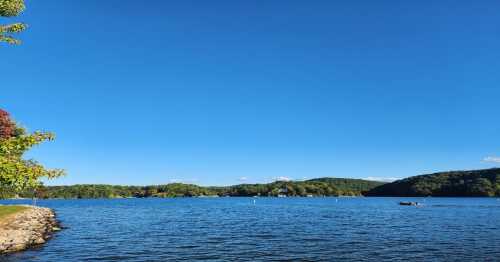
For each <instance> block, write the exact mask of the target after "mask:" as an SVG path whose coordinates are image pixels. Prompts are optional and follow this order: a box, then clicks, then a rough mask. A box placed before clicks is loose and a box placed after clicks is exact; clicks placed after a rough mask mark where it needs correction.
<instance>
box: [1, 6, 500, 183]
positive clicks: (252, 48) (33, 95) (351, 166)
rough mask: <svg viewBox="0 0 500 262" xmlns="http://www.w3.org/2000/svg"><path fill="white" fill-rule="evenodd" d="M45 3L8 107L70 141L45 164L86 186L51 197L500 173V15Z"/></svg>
mask: <svg viewBox="0 0 500 262" xmlns="http://www.w3.org/2000/svg"><path fill="white" fill-rule="evenodd" d="M27 4H28V9H27V11H26V12H25V13H24V14H23V15H22V17H20V18H18V20H22V21H25V22H27V23H29V25H30V28H29V30H28V31H27V32H25V33H23V34H22V35H21V38H22V40H23V41H24V43H23V45H21V46H16V47H12V46H6V45H2V46H0V55H1V57H2V61H3V62H2V63H1V64H0V70H1V72H2V81H1V82H0V90H1V92H0V106H1V107H2V108H4V109H6V110H8V111H9V112H11V114H12V115H13V116H14V117H15V119H16V120H18V121H19V122H21V123H22V124H23V125H25V126H27V127H29V129H30V130H50V131H54V132H56V133H57V135H58V138H57V141H55V142H53V143H47V144H44V145H43V146H40V147H38V148H36V149H35V150H33V151H32V152H31V153H30V154H29V155H28V157H34V158H36V159H38V160H40V161H41V162H42V163H44V164H46V165H47V166H49V167H61V168H65V169H66V170H67V171H68V173H69V175H68V176H67V177H65V178H62V179H58V180H56V181H52V182H50V184H75V183H109V184H136V185H145V184H162V183H169V182H172V181H183V182H191V183H196V184H201V185H227V184H236V183H241V182H267V181H271V180H273V179H274V178H276V177H288V178H292V179H304V178H314V177H324V176H331V177H354V178H367V177H375V178H401V177H407V176H412V175H417V174H421V173H427V172H434V171H443V170H455V169H474V168H488V167H493V166H495V165H499V164H498V163H495V162H500V160H499V159H494V158H490V160H491V161H483V159H484V158H486V157H496V156H498V155H500V139H498V135H499V134H500V122H499V121H498V116H499V113H500V109H499V106H498V98H499V97H500V88H499V86H498V83H500V74H498V70H499V69H500V59H499V58H500V53H499V51H498V47H499V46H500V29H499V27H498V24H500V17H499V16H498V12H497V11H498V10H499V8H500V2H498V1H481V2H475V3H472V2H471V1H438V2H437V1H417V2H412V3H409V2H405V3H403V2H401V1H326V0H325V1H312V2H311V1H308V2H305V1H298V0H296V1H295V0H289V1H278V0H273V1H269V0H266V1H264V0H261V1H229V0H227V1H221V0H214V1H186V0H185V1H160V0H157V1H130V0H106V1H102V0H85V1H63V0H46V1H27ZM11 20H12V19H11ZM12 21H15V20H12ZM2 22H6V21H5V20H4V21H2Z"/></svg>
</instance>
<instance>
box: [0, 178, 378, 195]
mask: <svg viewBox="0 0 500 262" xmlns="http://www.w3.org/2000/svg"><path fill="white" fill-rule="evenodd" d="M382 184H383V183H382V182H374V181H367V180H361V179H348V178H318V179H311V180H307V181H276V182H272V183H268V184H241V185H234V186H223V187H202V186H197V185H190V184H182V183H172V184H167V185H153V186H114V185H72V186H48V187H42V188H39V189H38V190H37V193H36V195H37V197H38V198H123V197H197V196H233V197H240V196H278V195H285V196H302V197H305V196H311V195H312V196H360V195H362V194H363V193H364V192H366V191H368V190H370V189H372V188H374V187H377V186H379V185H382ZM14 195H15V194H13V193H12V192H10V191H9V190H7V189H4V190H1V189H0V198H2V197H3V198H7V197H12V196H14ZM19 196H20V197H27V198H29V197H32V196H33V193H32V192H25V193H22V194H20V195H19Z"/></svg>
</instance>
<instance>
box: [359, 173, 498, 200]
mask: <svg viewBox="0 0 500 262" xmlns="http://www.w3.org/2000/svg"><path fill="white" fill-rule="evenodd" d="M365 195H366V196H402V197H425V196H435V197H495V196H496V197H500V168H492V169H483V170H471V171H450V172H440V173H434V174H428V175H421V176H414V177H409V178H406V179H402V180H398V181H395V182H393V183H389V184H384V185H381V186H378V187H375V188H373V189H371V190H370V191H368V192H366V193H365Z"/></svg>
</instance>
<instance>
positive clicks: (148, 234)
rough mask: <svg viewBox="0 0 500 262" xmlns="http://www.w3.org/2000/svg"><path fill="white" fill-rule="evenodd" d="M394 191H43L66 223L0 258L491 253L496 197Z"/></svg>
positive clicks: (475, 256) (498, 248)
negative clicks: (333, 194)
mask: <svg viewBox="0 0 500 262" xmlns="http://www.w3.org/2000/svg"><path fill="white" fill-rule="evenodd" d="M254 200H255V203H254ZM400 200H402V199H400V198H286V199H285V198H214V199H201V198H185V199H115V200H47V201H41V202H39V203H38V204H39V205H41V206H46V207H50V208H53V209H55V210H56V212H57V215H58V219H59V220H60V221H61V222H62V224H63V226H65V227H66V229H65V230H63V231H62V232H60V233H58V234H56V236H55V237H54V238H53V239H52V240H50V241H49V242H48V243H47V244H46V245H44V246H43V247H40V248H37V249H34V250H31V251H27V252H23V253H18V254H15V255H9V256H4V257H0V261H9V262H10V261H180V260H187V261H196V260H204V261H363V260H366V261H403V260H410V261H500V201H499V200H498V199H494V198H489V199H487V198H426V199H404V200H405V201H412V200H413V201H415V200H416V201H421V202H423V201H425V202H423V203H424V204H425V205H424V206H423V207H418V208H417V207H409V206H399V205H398V204H397V203H398V202H399V201H400ZM0 203H4V204H5V203H20V201H17V202H16V201H10V202H9V201H0Z"/></svg>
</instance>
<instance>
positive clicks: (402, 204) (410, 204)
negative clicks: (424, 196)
mask: <svg viewBox="0 0 500 262" xmlns="http://www.w3.org/2000/svg"><path fill="white" fill-rule="evenodd" d="M399 205H400V206H419V205H420V204H419V203H418V202H399Z"/></svg>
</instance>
